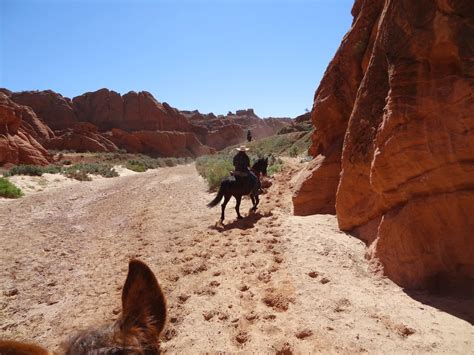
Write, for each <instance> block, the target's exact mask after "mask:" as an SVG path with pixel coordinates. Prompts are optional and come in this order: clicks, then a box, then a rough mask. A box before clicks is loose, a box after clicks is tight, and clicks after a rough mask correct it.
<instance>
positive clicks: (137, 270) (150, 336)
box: [0, 260, 166, 355]
mask: <svg viewBox="0 0 474 355" xmlns="http://www.w3.org/2000/svg"><path fill="white" fill-rule="evenodd" d="M165 323H166V301H165V297H164V295H163V292H162V291H161V288H160V285H159V284H158V281H157V280H156V278H155V275H154V274H153V272H152V271H151V270H150V268H149V267H148V266H147V265H146V264H145V263H143V262H141V261H139V260H131V261H130V264H129V268H128V275H127V279H126V280H125V285H124V287H123V290H122V316H121V318H120V319H119V320H118V321H117V322H116V323H115V324H112V325H107V326H103V327H100V328H91V329H88V330H85V331H82V332H80V333H79V334H77V335H75V336H74V337H72V338H71V340H70V341H68V342H67V343H66V344H65V346H64V349H63V351H64V353H65V354H71V355H72V354H74V355H76V354H77V355H82V354H158V353H159V351H160V346H159V336H160V334H161V332H162V331H163V328H164V326H165ZM0 354H2V355H4V354H5V355H13V354H15V355H19V354H25V355H26V354H33V355H43V354H44V355H45V354H50V352H48V351H47V350H45V349H43V348H41V347H39V346H36V345H32V344H24V343H18V342H14V341H2V340H0Z"/></svg>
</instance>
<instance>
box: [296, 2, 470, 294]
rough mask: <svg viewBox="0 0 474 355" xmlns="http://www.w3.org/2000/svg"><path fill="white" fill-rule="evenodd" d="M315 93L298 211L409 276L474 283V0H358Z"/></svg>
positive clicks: (420, 283)
mask: <svg viewBox="0 0 474 355" xmlns="http://www.w3.org/2000/svg"><path fill="white" fill-rule="evenodd" d="M353 15H354V22H353V25H352V28H351V30H350V31H349V32H348V34H347V35H346V36H345V37H344V40H343V42H342V44H341V47H340V48H339V50H338V52H337V53H336V55H335V57H334V59H333V61H332V62H331V64H330V65H329V67H328V69H327V71H326V73H325V75H324V78H323V80H322V81H321V85H320V87H319V88H318V90H317V91H316V95H315V101H314V106H313V113H312V120H313V124H314V126H315V133H314V136H313V144H312V147H311V153H312V154H313V155H314V156H315V157H316V158H315V161H314V162H313V163H312V164H311V165H310V169H309V170H308V171H307V172H305V173H303V174H302V178H301V180H300V181H299V183H298V189H297V190H296V192H295V195H294V206H295V213H298V214H312V213H327V212H328V206H332V208H333V210H332V211H329V212H334V211H335V212H336V214H337V217H338V221H339V226H340V228H341V229H343V230H346V231H353V233H355V234H356V235H358V236H359V237H360V238H362V239H363V240H365V241H366V242H367V244H368V245H369V253H368V255H369V256H370V257H372V258H374V259H376V260H378V261H379V262H380V263H381V265H382V266H383V270H384V273H385V274H386V275H387V276H389V277H390V278H391V279H393V280H394V281H395V282H397V283H398V284H400V285H403V286H405V287H410V288H418V287H423V288H426V287H434V288H443V287H453V286H454V284H456V287H458V289H459V287H461V288H462V287H464V288H465V289H470V292H472V290H473V285H474V284H473V280H474V258H473V255H474V243H472V231H473V230H474V222H473V220H472V218H471V216H472V214H474V163H473V162H474V116H473V114H472V112H473V111H474V79H473V78H474V63H473V61H472V58H473V57H474V47H473V46H472V38H474V30H473V29H474V6H472V2H471V1H470V0H457V1H450V0H437V1H431V0H421V1H416V2H415V1H410V0H399V1H393V0H386V1H382V0H357V1H356V3H355V5H354V7H353Z"/></svg>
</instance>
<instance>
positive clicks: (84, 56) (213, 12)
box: [0, 0, 353, 117]
mask: <svg viewBox="0 0 474 355" xmlns="http://www.w3.org/2000/svg"><path fill="white" fill-rule="evenodd" d="M352 3H353V0H286V1H283V0H273V1H270V0H253V1H250V0H240V1H239V0H220V1H218V0H174V1H172V0H167V1H162V0H156V1H152V0H135V1H132V0H130V1H125V0H113V1H112V0H96V1H93V0H64V1H59V0H0V45H1V47H0V87H6V88H8V89H10V90H13V91H20V90H44V89H52V90H54V91H57V92H59V93H61V94H63V95H64V96H68V97H74V96H77V95H80V94H82V93H84V92H87V91H94V90H97V89H100V88H103V87H107V88H109V89H112V90H115V91H118V92H120V93H126V92H128V91H130V90H135V91H140V90H147V91H150V92H151V93H152V94H153V95H154V96H155V97H156V98H157V100H159V101H162V102H163V101H166V102H168V103H169V104H170V105H172V106H174V107H177V108H179V109H189V110H190V109H199V110H200V111H201V112H211V111H212V112H214V113H216V114H218V113H227V111H235V110H236V109H240V108H250V107H252V108H254V109H255V111H256V113H257V114H258V115H259V116H261V117H267V116H296V115H298V114H301V113H303V112H304V110H305V108H311V106H312V100H313V95H314V91H315V89H316V88H317V86H318V84H319V81H320V80H321V77H322V75H323V73H324V71H325V69H326V67H327V65H328V63H329V61H330V60H331V59H332V57H333V56H334V53H335V51H336V50H337V48H338V47H339V44H340V42H341V39H342V37H343V36H344V34H345V33H346V32H347V30H348V29H349V27H350V24H351V22H352V16H351V14H350V11H351V7H352Z"/></svg>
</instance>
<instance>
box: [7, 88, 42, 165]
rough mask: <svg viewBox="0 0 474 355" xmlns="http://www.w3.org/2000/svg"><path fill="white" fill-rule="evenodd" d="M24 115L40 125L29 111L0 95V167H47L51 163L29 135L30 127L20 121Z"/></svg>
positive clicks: (38, 144) (39, 145)
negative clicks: (32, 165) (17, 165)
mask: <svg viewBox="0 0 474 355" xmlns="http://www.w3.org/2000/svg"><path fill="white" fill-rule="evenodd" d="M24 115H30V116H29V117H28V119H29V120H30V122H36V123H38V124H39V123H40V121H39V119H38V118H37V117H35V115H34V113H33V112H31V110H29V109H28V108H25V107H23V106H20V105H17V104H15V103H14V102H13V101H12V100H10V99H9V98H8V96H7V95H5V94H4V93H3V92H2V93H0V165H5V164H35V165H47V164H48V163H49V162H50V161H51V156H50V155H49V154H48V152H47V150H46V149H44V147H43V146H42V145H41V144H40V143H38V141H37V140H36V139H35V138H33V136H32V135H31V134H30V133H29V128H30V127H26V126H25V122H23V120H22V118H23V116H24ZM25 127H26V128H25Z"/></svg>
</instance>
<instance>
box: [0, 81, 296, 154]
mask: <svg viewBox="0 0 474 355" xmlns="http://www.w3.org/2000/svg"><path fill="white" fill-rule="evenodd" d="M0 92H1V93H2V94H3V95H4V96H5V97H7V98H8V100H11V101H13V102H15V103H16V104H17V105H18V107H21V111H22V127H23V128H22V129H23V130H24V131H25V132H27V133H28V134H29V137H32V138H34V139H35V141H36V143H37V144H38V143H39V144H40V145H42V146H44V147H46V148H49V149H57V150H74V151H76V152H87V151H91V152H115V151H118V150H119V149H125V150H127V151H128V152H130V153H145V154H150V155H155V156H165V157H166V156H178V157H182V156H191V157H197V156H200V155H204V154H212V153H213V152H215V150H219V149H223V148H225V147H227V146H229V145H234V144H239V143H241V142H243V141H245V138H246V133H247V129H251V130H252V134H253V136H254V138H262V137H266V136H269V135H272V134H275V133H277V132H278V131H279V130H280V129H281V128H282V127H284V126H286V125H289V124H290V120H289V119H273V118H272V119H268V120H267V119H260V118H259V117H258V116H257V115H255V113H254V112H253V110H252V109H248V110H239V111H237V112H236V113H235V114H233V113H229V114H228V115H227V116H215V115H214V114H212V113H211V114H207V115H205V114H201V113H199V112H198V111H179V110H177V109H175V108H173V107H171V106H170V105H168V104H167V103H165V102H164V103H160V102H158V101H157V100H156V99H155V98H154V97H153V96H152V95H151V94H150V93H149V92H146V91H141V92H138V93H137V92H134V91H131V92H129V93H127V94H125V95H120V94H119V93H117V92H115V91H111V90H108V89H100V90H97V91H94V92H88V93H85V94H83V95H80V96H77V97H74V98H73V99H69V98H67V97H63V96H62V95H60V94H58V93H56V92H54V91H51V90H46V91H23V92H11V91H9V90H7V89H0ZM24 162H26V160H24V159H23V161H19V163H24Z"/></svg>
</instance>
